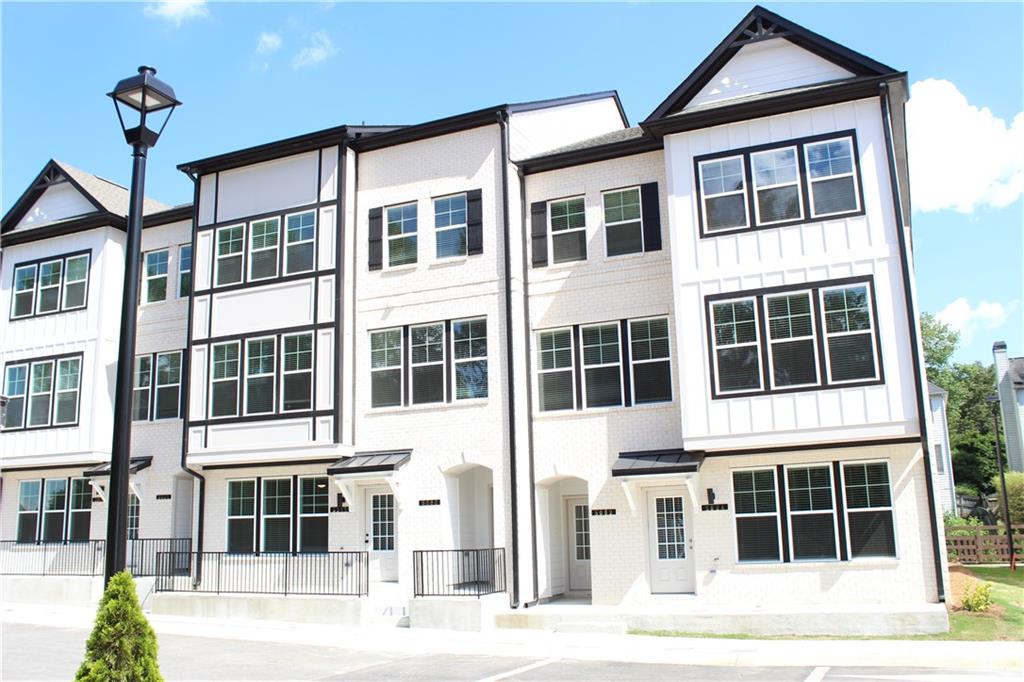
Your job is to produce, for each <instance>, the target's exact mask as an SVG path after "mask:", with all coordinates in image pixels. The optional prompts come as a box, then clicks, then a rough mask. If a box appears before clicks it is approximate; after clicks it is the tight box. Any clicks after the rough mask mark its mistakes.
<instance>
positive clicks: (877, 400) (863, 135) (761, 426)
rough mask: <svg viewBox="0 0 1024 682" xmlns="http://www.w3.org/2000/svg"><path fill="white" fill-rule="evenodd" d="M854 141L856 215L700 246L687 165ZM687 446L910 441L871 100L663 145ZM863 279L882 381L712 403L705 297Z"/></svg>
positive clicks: (900, 319) (904, 363)
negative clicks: (735, 154)
mask: <svg viewBox="0 0 1024 682" xmlns="http://www.w3.org/2000/svg"><path fill="white" fill-rule="evenodd" d="M851 129H853V130H855V131H856V135H857V142H858V149H857V155H858V162H859V168H860V174H861V184H862V186H863V200H864V215H858V216H853V217H845V218H836V219H824V220H820V221H816V222H807V223H804V224H798V225H792V226H788V227H767V228H759V229H756V230H753V231H747V232H743V233H735V234H724V235H713V234H712V235H709V236H706V237H701V236H700V230H699V225H698V207H697V206H698V201H699V195H698V194H697V187H696V181H695V178H694V162H693V159H694V157H695V156H700V155H703V154H709V153H716V152H723V151H728V150H733V149H741V148H745V147H750V146H754V145H760V144H766V143H774V142H778V143H780V144H781V143H785V142H787V141H789V140H794V139H798V138H802V137H808V136H812V135H819V134H827V133H831V132H838V131H845V130H851ZM665 149H666V164H667V176H668V179H669V180H668V183H669V186H670V188H671V194H672V196H671V197H670V200H669V214H670V221H671V224H672V235H673V239H672V268H673V273H674V276H673V279H674V281H675V288H676V291H675V300H676V314H677V315H676V324H677V337H678V339H679V347H680V353H679V355H680V357H681V359H682V362H681V363H680V365H681V372H682V378H681V382H682V384H683V386H685V387H686V390H685V391H684V394H683V397H682V400H683V438H684V440H685V442H686V443H687V445H688V446H689V447H693V448H709V449H713V448H726V447H766V446H772V445H786V444H797V443H804V442H823V441H832V440H834V441H842V440H848V439H851V438H884V437H901V436H912V435H915V434H917V433H918V425H917V415H916V395H915V390H916V389H915V384H914V377H913V365H912V362H911V357H912V355H911V354H912V353H913V352H914V349H913V348H912V346H911V344H910V330H909V329H908V328H907V314H906V309H905V305H906V304H905V300H906V299H905V297H904V292H903V284H902V279H901V271H900V252H899V244H898V233H897V231H896V230H897V227H896V223H895V219H894V214H893V203H892V196H891V191H890V184H889V175H888V167H887V161H886V153H885V141H884V137H883V130H882V121H881V116H880V113H879V104H878V100H877V99H875V98H870V99H864V100H857V101H853V102H846V103H842V104H836V105H831V106H825V107H819V108H815V109H810V110H805V111H799V112H795V113H791V114H782V115H778V116H773V117H768V118H761V119H754V120H751V121H745V122H741V123H735V124H730V125H723V126H717V127H714V128H708V129H703V130H698V131H693V132H687V133H680V134H675V135H670V136H666V138H665ZM852 276H871V277H873V279H874V295H875V301H876V305H877V311H878V318H877V326H878V329H879V332H880V337H881V347H880V349H879V350H880V356H881V357H880V364H881V368H882V371H883V373H884V379H885V382H884V383H883V384H879V385H873V386H863V387H857V388H852V387H851V388H829V389H815V390H808V391H804V392H797V393H786V394H775V395H758V396H754V397H735V398H725V397H722V398H717V399H713V398H712V394H711V381H712V379H711V369H710V366H709V365H710V356H709V349H708V337H707V319H706V314H705V297H706V296H709V295H712V294H719V293H723V292H737V293H739V292H744V291H748V290H752V289H759V288H764V287H772V286H779V285H800V284H802V283H805V282H818V281H827V280H834V279H839V278H844V277H852Z"/></svg>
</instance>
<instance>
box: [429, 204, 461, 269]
mask: <svg viewBox="0 0 1024 682" xmlns="http://www.w3.org/2000/svg"><path fill="white" fill-rule="evenodd" d="M466 239H467V237H466V195H465V194H456V195H455V196H452V197H441V198H440V199H434V240H435V241H436V243H437V258H438V260H440V259H442V258H454V257H456V256H465V255H466Z"/></svg>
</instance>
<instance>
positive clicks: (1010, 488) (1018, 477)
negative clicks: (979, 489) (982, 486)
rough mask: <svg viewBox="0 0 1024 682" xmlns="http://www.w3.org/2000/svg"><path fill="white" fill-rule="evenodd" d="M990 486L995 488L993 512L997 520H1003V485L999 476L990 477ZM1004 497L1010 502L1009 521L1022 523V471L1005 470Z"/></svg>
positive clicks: (1023, 511)
mask: <svg viewBox="0 0 1024 682" xmlns="http://www.w3.org/2000/svg"><path fill="white" fill-rule="evenodd" d="M992 487H993V488H995V489H996V508H995V510H994V511H995V513H996V516H997V517H998V518H999V522H1000V523H1002V521H1003V487H1002V485H1000V483H999V476H998V475H997V476H993V477H992ZM1006 497H1007V498H1008V499H1007V501H1008V502H1009V503H1010V504H1009V507H1010V523H1012V524H1014V525H1016V524H1018V523H1024V471H1007V472H1006Z"/></svg>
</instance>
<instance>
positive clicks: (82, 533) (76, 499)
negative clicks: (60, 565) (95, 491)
mask: <svg viewBox="0 0 1024 682" xmlns="http://www.w3.org/2000/svg"><path fill="white" fill-rule="evenodd" d="M91 516H92V488H91V487H90V486H89V480H88V479H85V478H72V479H71V518H70V519H69V522H68V540H69V541H70V542H85V541H87V540H88V539H89V522H90V517H91Z"/></svg>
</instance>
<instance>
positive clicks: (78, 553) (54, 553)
mask: <svg viewBox="0 0 1024 682" xmlns="http://www.w3.org/2000/svg"><path fill="white" fill-rule="evenodd" d="M103 549H104V544H103V540H85V541H83V542H38V543H36V542H17V541H15V540H2V541H0V575H102V573H103V557H104V551H103Z"/></svg>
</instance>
